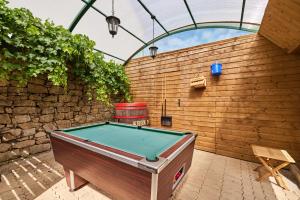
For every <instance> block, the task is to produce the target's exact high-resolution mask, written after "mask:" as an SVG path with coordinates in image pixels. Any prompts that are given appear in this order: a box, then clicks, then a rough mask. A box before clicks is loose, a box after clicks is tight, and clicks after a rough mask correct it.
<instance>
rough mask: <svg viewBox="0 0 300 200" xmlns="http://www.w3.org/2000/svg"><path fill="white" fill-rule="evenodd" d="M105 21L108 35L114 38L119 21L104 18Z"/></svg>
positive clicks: (112, 17) (113, 18) (113, 17)
mask: <svg viewBox="0 0 300 200" xmlns="http://www.w3.org/2000/svg"><path fill="white" fill-rule="evenodd" d="M106 21H107V24H108V30H109V33H110V34H111V35H112V37H114V36H115V35H116V34H117V33H118V26H119V25H120V23H121V21H120V19H119V18H117V17H115V16H113V15H112V16H108V17H106Z"/></svg>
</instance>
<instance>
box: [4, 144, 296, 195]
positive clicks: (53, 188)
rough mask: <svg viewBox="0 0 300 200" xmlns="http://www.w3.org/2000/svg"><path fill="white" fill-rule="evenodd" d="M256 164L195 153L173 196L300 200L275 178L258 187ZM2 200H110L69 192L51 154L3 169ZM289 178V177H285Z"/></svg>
mask: <svg viewBox="0 0 300 200" xmlns="http://www.w3.org/2000/svg"><path fill="white" fill-rule="evenodd" d="M256 166H257V164H255V163H251V162H246V161H242V160H238V159H233V158H228V157H225V156H220V155H215V154H212V153H207V152H203V151H198V150H195V152H194V158H193V163H192V167H191V169H190V171H189V172H188V174H187V176H186V177H185V178H184V180H183V181H182V183H181V184H180V185H179V187H178V188H177V189H176V191H175V192H174V195H173V197H172V199H173V200H215V199H218V200H219V199H222V200H225V199H226V200H235V199H237V200H248V199H249V200H250V199H253V200H254V199H258V200H260V199H261V200H276V199H277V200H300V190H299V188H298V187H297V185H296V184H295V183H294V182H293V180H290V179H287V178H285V181H286V182H287V183H288V186H289V188H290V191H286V190H283V189H281V188H280V187H279V186H278V185H277V184H276V182H275V180H274V179H273V178H270V179H269V180H268V181H265V182H262V183H259V182H257V181H256V180H255V178H256V177H257V173H256V172H254V171H253V169H254V168H255V167H256ZM0 170H1V174H2V176H1V178H2V182H1V183H0V200H13V199H14V200H15V199H17V200H32V199H36V200H48V199H49V200H56V199H60V200H93V199H95V200H96V199H97V200H110V198H109V197H108V196H105V195H104V194H103V193H101V191H100V190H99V189H97V188H96V187H95V186H93V185H91V184H88V185H86V186H85V187H83V188H81V189H80V190H78V191H76V192H69V189H68V187H67V185H66V181H65V179H64V174H63V169H62V167H61V166H60V165H59V164H57V163H55V161H54V159H53V155H52V153H51V152H47V153H42V154H39V155H36V156H29V157H27V158H21V159H18V160H15V161H13V162H11V163H9V164H6V165H3V166H1V167H0ZM284 174H287V175H288V173H286V172H285V173H284Z"/></svg>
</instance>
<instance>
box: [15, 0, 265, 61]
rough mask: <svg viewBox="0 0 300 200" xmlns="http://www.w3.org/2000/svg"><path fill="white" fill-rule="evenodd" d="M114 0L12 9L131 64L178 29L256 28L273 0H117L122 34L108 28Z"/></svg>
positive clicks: (50, 0) (31, 2)
mask: <svg viewBox="0 0 300 200" xmlns="http://www.w3.org/2000/svg"><path fill="white" fill-rule="evenodd" d="M111 3H112V2H111V1H109V0H43V1H41V0H9V6H11V7H25V8H27V9H29V10H30V11H31V12H32V13H33V15H34V16H36V17H39V18H41V19H43V20H46V19H50V20H52V21H53V22H54V23H55V24H57V25H62V26H64V27H65V28H67V29H69V30H70V31H72V32H73V33H81V34H85V35H87V36H88V37H89V38H90V39H92V40H94V41H96V47H95V50H98V51H101V52H103V53H104V54H105V55H106V57H107V58H109V59H114V60H116V61H117V62H119V63H126V62H127V61H128V60H130V59H131V58H132V57H133V56H134V55H135V54H137V53H138V52H139V51H141V50H142V49H144V48H145V47H147V46H148V45H149V44H150V43H151V42H152V19H151V16H155V17H156V21H155V36H156V38H155V39H154V40H155V41H157V40H160V39H162V38H164V37H166V36H168V35H171V34H175V33H178V32H182V31H186V30H192V29H200V28H213V27H215V28H231V29H241V30H246V31H253V32H256V31H257V30H258V27H259V24H260V23H261V21H262V17H263V14H264V10H265V8H266V5H267V3H268V0H156V1H154V0H115V15H116V16H117V17H118V18H120V19H121V27H119V30H118V34H117V35H116V36H115V37H114V38H112V37H111V35H110V34H109V32H108V28H107V23H106V20H105V17H106V16H109V15H111Z"/></svg>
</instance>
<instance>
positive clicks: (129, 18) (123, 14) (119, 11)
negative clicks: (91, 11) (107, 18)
mask: <svg viewBox="0 0 300 200" xmlns="http://www.w3.org/2000/svg"><path fill="white" fill-rule="evenodd" d="M94 6H95V7H96V8H97V9H99V10H100V11H102V12H103V13H105V14H106V15H111V9H112V5H111V1H96V2H95V4H94ZM115 16H117V17H118V18H120V20H121V25H122V26H123V27H124V28H126V29H127V30H129V31H130V32H131V33H133V34H135V35H136V36H137V37H139V38H140V39H142V40H144V41H145V42H147V41H149V40H151V39H152V19H151V16H150V15H149V14H148V13H147V12H146V11H145V10H144V8H143V7H142V6H141V5H140V4H139V3H138V1H136V0H115ZM155 33H156V34H157V35H161V34H163V33H164V30H163V29H162V28H161V27H160V26H157V24H156V25H155Z"/></svg>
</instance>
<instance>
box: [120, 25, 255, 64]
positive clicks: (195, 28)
mask: <svg viewBox="0 0 300 200" xmlns="http://www.w3.org/2000/svg"><path fill="white" fill-rule="evenodd" d="M243 24H244V25H253V26H258V27H259V25H260V24H255V23H247V22H243ZM196 25H197V26H195V25H194V24H190V25H187V26H183V27H180V28H176V29H174V30H171V31H169V34H166V33H164V34H162V35H159V36H157V37H156V38H154V39H153V40H150V41H148V42H147V43H146V44H145V45H143V46H142V47H140V48H139V49H138V50H137V51H135V52H134V53H133V54H132V55H131V56H130V57H129V58H128V59H127V60H126V61H125V63H124V64H123V65H124V66H125V65H127V64H128V62H129V61H130V60H131V59H132V58H133V57H134V56H135V55H137V54H138V53H139V52H141V51H142V50H143V49H145V48H146V47H147V46H149V45H150V44H152V43H153V42H157V41H159V40H161V39H164V38H166V37H169V36H171V35H175V34H178V33H182V32H186V31H191V30H197V29H206V28H226V29H234V30H242V31H247V32H253V33H256V32H257V31H258V29H250V28H243V27H240V21H236V22H232V21H231V22H230V21H225V22H222V21H219V22H202V23H197V24H196ZM235 25H236V26H235Z"/></svg>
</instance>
